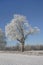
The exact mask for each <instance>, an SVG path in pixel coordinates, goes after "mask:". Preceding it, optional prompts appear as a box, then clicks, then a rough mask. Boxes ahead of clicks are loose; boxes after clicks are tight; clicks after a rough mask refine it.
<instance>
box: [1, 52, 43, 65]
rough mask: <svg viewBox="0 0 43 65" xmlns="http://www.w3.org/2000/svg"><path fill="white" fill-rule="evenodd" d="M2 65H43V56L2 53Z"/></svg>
mask: <svg viewBox="0 0 43 65" xmlns="http://www.w3.org/2000/svg"><path fill="white" fill-rule="evenodd" d="M0 65H43V56H35V55H31V56H29V55H22V54H14V53H0Z"/></svg>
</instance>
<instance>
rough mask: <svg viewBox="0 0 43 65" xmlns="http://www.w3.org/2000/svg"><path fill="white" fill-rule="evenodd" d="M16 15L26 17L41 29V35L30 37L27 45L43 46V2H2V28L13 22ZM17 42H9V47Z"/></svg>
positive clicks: (38, 0) (14, 0)
mask: <svg viewBox="0 0 43 65" xmlns="http://www.w3.org/2000/svg"><path fill="white" fill-rule="evenodd" d="M14 14H21V15H25V16H26V17H27V19H28V21H29V23H30V24H31V25H32V26H33V27H34V26H38V27H39V28H40V33H39V34H36V35H32V36H29V37H28V39H27V40H26V43H27V44H43V0H0V28H2V30H3V31H5V25H6V24H7V23H9V22H10V21H11V19H12V18H13V15H14ZM15 43H16V42H14V41H13V42H11V41H8V45H15Z"/></svg>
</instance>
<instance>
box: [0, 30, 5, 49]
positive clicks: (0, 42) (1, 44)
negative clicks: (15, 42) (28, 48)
mask: <svg viewBox="0 0 43 65" xmlns="http://www.w3.org/2000/svg"><path fill="white" fill-rule="evenodd" d="M5 46H6V40H5V34H4V32H3V31H2V30H1V29H0V49H4V48H5Z"/></svg>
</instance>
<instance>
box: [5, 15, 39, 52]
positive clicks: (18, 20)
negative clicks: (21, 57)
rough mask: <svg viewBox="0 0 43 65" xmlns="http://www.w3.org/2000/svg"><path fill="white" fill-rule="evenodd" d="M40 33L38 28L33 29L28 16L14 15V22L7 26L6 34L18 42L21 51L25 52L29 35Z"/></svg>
mask: <svg viewBox="0 0 43 65" xmlns="http://www.w3.org/2000/svg"><path fill="white" fill-rule="evenodd" d="M38 31H39V28H38V27H34V28H32V27H31V25H30V24H29V23H28V20H27V18H26V16H23V15H14V18H13V19H12V21H11V22H10V23H9V24H7V25H6V26H5V33H6V36H7V37H8V38H10V39H11V40H15V39H16V40H17V41H19V42H20V43H21V51H22V52H23V51H24V44H25V40H26V38H27V36H28V35H30V34H34V33H36V32H38Z"/></svg>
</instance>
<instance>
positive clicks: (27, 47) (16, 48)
mask: <svg viewBox="0 0 43 65" xmlns="http://www.w3.org/2000/svg"><path fill="white" fill-rule="evenodd" d="M5 50H7V51H21V48H20V46H19V45H18V46H17V45H16V46H13V47H6V48H5ZM24 50H25V51H32V50H43V45H25V47H24Z"/></svg>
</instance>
